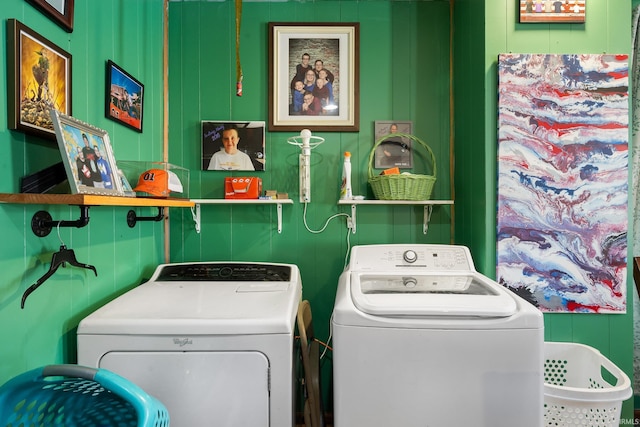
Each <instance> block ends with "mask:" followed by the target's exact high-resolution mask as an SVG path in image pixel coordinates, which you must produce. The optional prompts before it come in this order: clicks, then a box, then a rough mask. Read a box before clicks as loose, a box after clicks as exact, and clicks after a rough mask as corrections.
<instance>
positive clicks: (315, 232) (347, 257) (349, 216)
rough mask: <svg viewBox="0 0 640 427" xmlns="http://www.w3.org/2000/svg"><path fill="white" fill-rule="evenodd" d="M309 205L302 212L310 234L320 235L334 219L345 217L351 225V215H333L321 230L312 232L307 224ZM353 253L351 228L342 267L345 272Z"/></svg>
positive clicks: (305, 205) (348, 231)
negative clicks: (350, 253)
mask: <svg viewBox="0 0 640 427" xmlns="http://www.w3.org/2000/svg"><path fill="white" fill-rule="evenodd" d="M307 205H308V203H305V204H304V211H303V212H302V220H303V222H304V227H305V228H306V229H307V231H308V232H309V233H314V234H318V233H322V232H323V231H324V230H325V229H326V228H327V226H328V225H329V222H331V220H332V219H335V218H337V217H340V216H344V217H347V224H351V223H352V221H351V215H349V214H346V213H344V212H340V213H337V214H334V215H331V216H330V217H329V218H327V221H326V222H325V223H324V225H323V226H322V228H321V229H319V230H312V229H311V228H309V225H308V224H307ZM350 251H351V228H349V229H348V230H347V253H346V254H345V255H344V265H343V266H342V270H343V271H344V269H345V268H347V264H348V262H349V252H350Z"/></svg>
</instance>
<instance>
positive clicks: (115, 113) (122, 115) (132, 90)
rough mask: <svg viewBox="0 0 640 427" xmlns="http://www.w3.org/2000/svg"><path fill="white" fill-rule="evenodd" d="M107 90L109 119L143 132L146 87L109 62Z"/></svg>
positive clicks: (106, 112)
mask: <svg viewBox="0 0 640 427" xmlns="http://www.w3.org/2000/svg"><path fill="white" fill-rule="evenodd" d="M106 89H107V94H106V109H105V114H106V116H107V118H109V119H111V120H114V121H116V122H118V123H120V124H122V125H125V126H127V127H130V128H131V129H133V130H135V131H137V132H142V114H143V108H142V107H143V101H144V85H143V84H142V83H140V82H139V81H138V80H137V79H136V78H135V77H133V76H132V75H131V74H129V73H127V72H126V71H125V70H123V69H122V68H120V67H119V66H117V65H116V64H115V63H114V62H113V61H111V60H109V61H107V84H106Z"/></svg>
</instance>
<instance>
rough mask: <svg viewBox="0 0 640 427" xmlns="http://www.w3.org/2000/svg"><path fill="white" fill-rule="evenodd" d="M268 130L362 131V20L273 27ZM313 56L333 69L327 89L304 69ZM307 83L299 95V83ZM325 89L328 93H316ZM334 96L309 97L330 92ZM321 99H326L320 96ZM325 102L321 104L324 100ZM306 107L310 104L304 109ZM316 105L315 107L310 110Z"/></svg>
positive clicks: (330, 72) (270, 42)
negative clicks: (318, 83)
mask: <svg viewBox="0 0 640 427" xmlns="http://www.w3.org/2000/svg"><path fill="white" fill-rule="evenodd" d="M268 28H269V49H268V50H269V53H268V56H269V77H268V78H269V95H268V97H269V122H268V128H269V131H295V132H299V131H300V129H309V130H311V131H314V132H318V131H327V132H357V131H358V130H359V128H360V24H359V23H358V22H344V23H337V22H296V23H281V22H270V23H269V26H268ZM305 54H307V55H308V56H309V57H310V66H311V69H315V64H316V62H318V61H320V62H322V63H323V64H322V68H324V70H325V71H328V72H329V73H328V74H327V77H326V78H325V79H324V80H325V82H328V83H330V84H327V83H325V85H324V86H323V87H320V88H317V85H316V81H317V80H314V81H313V83H311V82H310V81H309V80H307V79H301V76H305V71H307V72H308V71H310V70H309V69H306V68H304V67H301V65H302V64H301V58H302V57H303V56H304V55H305ZM296 81H303V87H302V88H300V90H298V91H297V92H299V93H300V95H298V94H297V93H296V90H295V84H296V83H295V82H296ZM316 88H317V89H322V88H324V91H325V92H319V91H317V92H314V90H315V89H316ZM327 90H328V91H329V94H330V96H325V95H317V96H316V95H314V96H313V100H312V101H314V102H311V103H308V102H304V103H301V102H299V101H298V98H296V96H299V97H300V99H310V98H311V97H308V96H307V91H308V92H310V93H316V94H319V93H327ZM320 97H322V98H320ZM319 101H321V102H319ZM304 104H307V106H306V107H305V105H304ZM309 105H311V106H312V107H309Z"/></svg>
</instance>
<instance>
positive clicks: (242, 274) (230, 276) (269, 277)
mask: <svg viewBox="0 0 640 427" xmlns="http://www.w3.org/2000/svg"><path fill="white" fill-rule="evenodd" d="M152 281H157V282H176V281H178V282H194V281H198V282H202V281H204V282H289V281H291V267H290V266H287V265H278V264H259V263H228V262H226V263H225V262H220V263H192V264H165V265H161V266H160V267H158V269H157V270H156V273H155V274H154V278H152Z"/></svg>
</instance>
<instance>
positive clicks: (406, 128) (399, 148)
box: [374, 120, 413, 169]
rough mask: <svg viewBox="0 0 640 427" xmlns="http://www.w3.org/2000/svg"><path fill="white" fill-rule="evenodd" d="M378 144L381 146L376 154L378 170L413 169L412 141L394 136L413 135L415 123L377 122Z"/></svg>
mask: <svg viewBox="0 0 640 427" xmlns="http://www.w3.org/2000/svg"><path fill="white" fill-rule="evenodd" d="M374 134H375V138H376V142H378V141H380V139H382V138H384V140H382V141H380V144H378V146H377V147H376V151H375V153H374V167H375V168H376V169H388V168H393V167H396V168H399V169H411V168H413V148H412V145H411V142H412V141H411V139H409V138H407V137H404V136H401V135H394V134H407V135H413V122H411V121H394V120H376V121H375V123H374Z"/></svg>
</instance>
